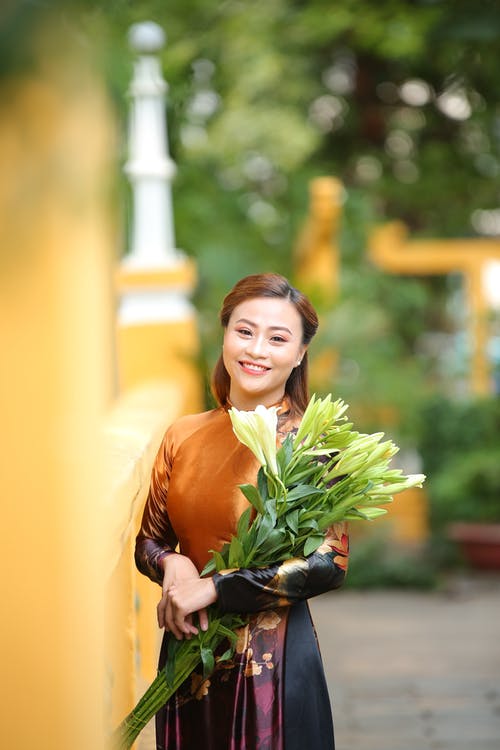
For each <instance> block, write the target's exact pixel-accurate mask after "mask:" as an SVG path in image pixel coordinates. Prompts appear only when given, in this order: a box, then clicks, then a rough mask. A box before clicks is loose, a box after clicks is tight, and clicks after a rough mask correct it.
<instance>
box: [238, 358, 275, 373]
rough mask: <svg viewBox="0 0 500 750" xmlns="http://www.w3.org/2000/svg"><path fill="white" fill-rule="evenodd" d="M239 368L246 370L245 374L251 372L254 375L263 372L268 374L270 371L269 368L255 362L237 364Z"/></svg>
mask: <svg viewBox="0 0 500 750" xmlns="http://www.w3.org/2000/svg"><path fill="white" fill-rule="evenodd" d="M239 365H240V367H242V368H243V370H246V371H247V372H252V373H254V374H255V375H262V374H264V373H265V372H269V370H270V369H271V368H270V367H264V365H257V364H255V362H243V361H240V362H239Z"/></svg>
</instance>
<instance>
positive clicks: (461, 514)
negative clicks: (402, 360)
mask: <svg viewBox="0 0 500 750" xmlns="http://www.w3.org/2000/svg"><path fill="white" fill-rule="evenodd" d="M419 418H420V427H419V429H418V434H419V439H418V446H419V451H420V454H421V456H422V460H423V470H424V471H425V472H426V473H427V475H428V480H427V492H428V495H429V500H430V513H431V525H432V528H433V529H434V531H435V533H436V534H441V535H442V534H443V533H445V531H446V526H447V524H449V523H451V522H453V521H473V522H490V521H491V522H496V523H500V400H499V399H498V398H496V399H493V398H483V399H468V400H465V401H457V400H451V399H448V398H445V397H442V396H437V395H436V396H434V397H433V398H432V399H430V400H429V401H428V402H427V403H426V404H425V406H424V407H423V408H422V410H421V412H420V415H419Z"/></svg>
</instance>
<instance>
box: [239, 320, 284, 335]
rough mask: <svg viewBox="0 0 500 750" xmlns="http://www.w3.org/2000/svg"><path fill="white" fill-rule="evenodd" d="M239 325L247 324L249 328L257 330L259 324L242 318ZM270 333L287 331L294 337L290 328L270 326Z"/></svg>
mask: <svg viewBox="0 0 500 750" xmlns="http://www.w3.org/2000/svg"><path fill="white" fill-rule="evenodd" d="M238 323H246V325H247V326H252V328H257V323H254V322H253V321H252V320H248V318H240V319H239V320H237V321H236V324H238ZM269 330H270V331H286V332H287V333H289V334H290V336H292V335H293V334H292V332H291V330H290V329H289V328H287V327H286V326H269Z"/></svg>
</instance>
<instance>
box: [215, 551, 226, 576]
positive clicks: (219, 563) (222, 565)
mask: <svg viewBox="0 0 500 750" xmlns="http://www.w3.org/2000/svg"><path fill="white" fill-rule="evenodd" d="M212 554H213V556H214V561H215V567H216V570H217V572H219V571H220V570H225V569H226V568H227V567H229V562H226V561H225V560H224V558H223V557H222V555H221V553H220V552H217V551H214V552H212Z"/></svg>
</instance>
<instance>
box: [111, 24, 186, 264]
mask: <svg viewBox="0 0 500 750" xmlns="http://www.w3.org/2000/svg"><path fill="white" fill-rule="evenodd" d="M129 41H130V44H131V46H132V47H133V48H134V49H135V50H136V51H137V52H138V53H139V57H138V59H137V61H136V63H135V66H134V75H133V79H132V82H131V86H130V94H131V98H132V103H131V113H130V131H129V159H128V162H127V164H126V165H125V172H126V174H127V175H128V177H129V179H130V182H131V185H132V191H133V216H132V236H131V245H130V254H129V255H128V256H127V257H126V258H125V260H124V266H125V268H127V269H130V270H132V269H133V270H153V269H155V270H157V269H165V268H171V267H172V266H175V265H177V264H178V263H179V262H181V261H182V259H183V256H182V253H180V252H179V251H178V250H176V249H175V233H174V220H173V212H172V189H171V182H172V179H173V177H174V174H175V171H176V170H175V164H174V162H173V161H172V159H171V158H170V155H169V152H168V139H167V120H166V116H165V96H166V92H167V90H168V85H167V83H166V81H165V80H164V79H163V77H162V73H161V68H160V61H159V58H158V56H157V55H156V54H155V53H157V52H158V51H159V50H160V49H161V48H162V47H163V46H164V44H165V33H164V31H163V29H162V28H161V27H160V26H158V25H157V24H155V23H153V22H151V21H148V22H144V23H138V24H134V25H133V26H132V27H131V28H130V31H129Z"/></svg>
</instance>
